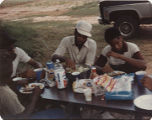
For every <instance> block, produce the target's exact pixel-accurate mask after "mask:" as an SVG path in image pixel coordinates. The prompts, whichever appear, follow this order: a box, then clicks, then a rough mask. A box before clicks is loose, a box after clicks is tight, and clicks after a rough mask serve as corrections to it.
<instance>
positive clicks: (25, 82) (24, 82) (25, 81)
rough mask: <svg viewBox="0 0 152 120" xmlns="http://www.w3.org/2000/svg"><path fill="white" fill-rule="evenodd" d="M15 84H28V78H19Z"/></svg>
mask: <svg viewBox="0 0 152 120" xmlns="http://www.w3.org/2000/svg"><path fill="white" fill-rule="evenodd" d="M16 84H18V85H21V86H25V85H27V84H28V80H19V81H16Z"/></svg>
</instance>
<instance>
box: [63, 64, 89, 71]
mask: <svg viewBox="0 0 152 120" xmlns="http://www.w3.org/2000/svg"><path fill="white" fill-rule="evenodd" d="M88 70H89V68H88V67H87V66H83V65H76V69H75V70H74V69H72V68H66V72H68V73H73V72H80V73H82V72H86V71H88Z"/></svg>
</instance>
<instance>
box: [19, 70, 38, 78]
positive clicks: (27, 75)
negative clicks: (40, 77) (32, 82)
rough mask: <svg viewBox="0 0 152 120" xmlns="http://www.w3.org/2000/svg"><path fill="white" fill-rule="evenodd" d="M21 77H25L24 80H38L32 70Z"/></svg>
mask: <svg viewBox="0 0 152 120" xmlns="http://www.w3.org/2000/svg"><path fill="white" fill-rule="evenodd" d="M21 77H23V78H36V73H35V72H34V71H33V70H32V69H29V70H27V71H25V72H24V73H22V74H21Z"/></svg>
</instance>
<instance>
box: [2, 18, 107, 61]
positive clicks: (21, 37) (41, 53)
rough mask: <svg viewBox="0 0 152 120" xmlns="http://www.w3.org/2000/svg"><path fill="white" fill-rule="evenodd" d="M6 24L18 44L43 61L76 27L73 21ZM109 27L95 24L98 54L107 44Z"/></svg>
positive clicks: (94, 37) (94, 34)
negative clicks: (106, 35) (105, 37)
mask: <svg viewBox="0 0 152 120" xmlns="http://www.w3.org/2000/svg"><path fill="white" fill-rule="evenodd" d="M5 25H7V26H9V30H10V31H11V33H12V35H13V36H14V38H15V39H17V46H19V47H21V48H23V49H24V50H25V51H26V52H27V53H28V54H29V55H30V56H31V57H33V58H34V59H36V60H40V61H43V63H45V62H46V61H47V60H48V59H50V57H51V55H52V54H53V52H54V51H55V50H56V48H57V46H58V45H59V43H60V41H61V39H62V38H63V37H65V36H68V35H73V32H74V28H75V23H73V22H72V21H71V22H66V21H62V22H61V21H51V22H37V23H32V22H31V21H26V22H7V23H5ZM107 27H109V26H102V25H93V30H92V34H93V37H92V39H94V40H96V42H97V44H98V50H97V53H98V54H99V53H100V52H101V49H102V48H103V47H104V46H105V42H104V38H103V34H104V33H103V31H104V29H106V28H107Z"/></svg>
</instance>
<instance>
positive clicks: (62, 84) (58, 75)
mask: <svg viewBox="0 0 152 120" xmlns="http://www.w3.org/2000/svg"><path fill="white" fill-rule="evenodd" d="M54 74H55V81H56V85H57V88H58V89H63V88H66V87H67V78H66V75H65V70H64V69H57V70H55V71H54Z"/></svg>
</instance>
